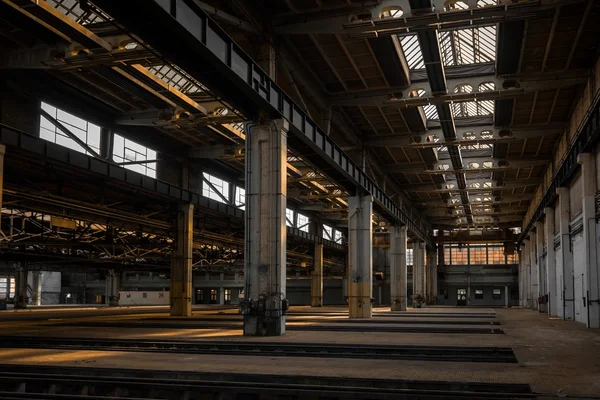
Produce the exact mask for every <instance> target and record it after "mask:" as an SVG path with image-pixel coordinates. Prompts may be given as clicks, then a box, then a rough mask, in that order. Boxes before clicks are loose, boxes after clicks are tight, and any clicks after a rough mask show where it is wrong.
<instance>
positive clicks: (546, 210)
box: [544, 207, 554, 215]
mask: <svg viewBox="0 0 600 400" xmlns="http://www.w3.org/2000/svg"><path fill="white" fill-rule="evenodd" d="M544 214H546V215H549V214H554V208H553V207H544Z"/></svg>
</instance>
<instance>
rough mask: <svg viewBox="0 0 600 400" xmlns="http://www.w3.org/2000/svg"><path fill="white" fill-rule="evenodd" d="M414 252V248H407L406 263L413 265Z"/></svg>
mask: <svg viewBox="0 0 600 400" xmlns="http://www.w3.org/2000/svg"><path fill="white" fill-rule="evenodd" d="M413 263H414V252H413V249H406V265H413Z"/></svg>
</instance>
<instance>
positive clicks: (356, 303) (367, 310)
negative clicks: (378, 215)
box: [348, 195, 373, 318]
mask: <svg viewBox="0 0 600 400" xmlns="http://www.w3.org/2000/svg"><path fill="white" fill-rule="evenodd" d="M348 279H349V283H348V286H349V287H348V292H349V293H348V302H349V308H350V318H371V316H372V304H371V298H372V297H373V198H372V197H371V196H369V195H365V196H363V195H358V196H353V197H349V198H348Z"/></svg>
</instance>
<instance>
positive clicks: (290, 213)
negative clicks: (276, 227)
mask: <svg viewBox="0 0 600 400" xmlns="http://www.w3.org/2000/svg"><path fill="white" fill-rule="evenodd" d="M294 220H295V218H294V210H290V209H289V208H286V209H285V224H286V225H287V226H292V227H293V226H294Z"/></svg>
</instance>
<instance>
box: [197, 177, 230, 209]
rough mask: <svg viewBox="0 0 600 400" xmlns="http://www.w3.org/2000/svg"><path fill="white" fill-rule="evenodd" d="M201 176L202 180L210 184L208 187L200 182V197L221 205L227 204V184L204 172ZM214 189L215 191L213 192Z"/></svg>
mask: <svg viewBox="0 0 600 400" xmlns="http://www.w3.org/2000/svg"><path fill="white" fill-rule="evenodd" d="M203 176H204V179H205V180H206V181H208V182H210V183H211V184H210V185H209V184H208V183H206V182H202V196H204V197H208V198H209V199H213V200H216V201H218V202H221V203H228V202H229V182H227V181H224V180H223V179H220V178H217V177H216V176H213V175H210V174H207V173H206V172H204V173H203ZM211 185H212V186H211ZM215 189H216V190H217V191H215ZM225 200H227V201H225Z"/></svg>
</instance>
